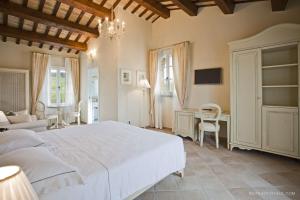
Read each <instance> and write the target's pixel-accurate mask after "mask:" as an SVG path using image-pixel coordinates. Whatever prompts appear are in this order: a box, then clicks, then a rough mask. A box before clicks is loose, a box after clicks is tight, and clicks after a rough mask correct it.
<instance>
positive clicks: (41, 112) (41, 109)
mask: <svg viewBox="0 0 300 200" xmlns="http://www.w3.org/2000/svg"><path fill="white" fill-rule="evenodd" d="M35 110H36V111H35V112H36V116H37V118H38V119H47V120H48V121H50V122H51V121H54V126H55V127H56V128H58V115H57V114H51V115H46V113H45V111H46V106H45V104H44V103H43V102H41V101H38V102H37V103H36V107H35Z"/></svg>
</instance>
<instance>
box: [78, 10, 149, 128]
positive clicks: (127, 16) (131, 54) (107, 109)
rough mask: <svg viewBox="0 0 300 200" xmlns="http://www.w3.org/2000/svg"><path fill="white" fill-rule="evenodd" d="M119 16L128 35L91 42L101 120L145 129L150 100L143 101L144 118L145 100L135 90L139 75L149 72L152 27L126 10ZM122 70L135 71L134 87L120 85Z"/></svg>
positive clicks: (138, 91)
mask: <svg viewBox="0 0 300 200" xmlns="http://www.w3.org/2000/svg"><path fill="white" fill-rule="evenodd" d="M119 14H120V15H121V17H120V18H121V19H124V21H125V22H126V31H125V33H124V35H123V36H122V37H121V38H120V39H118V40H112V41H111V40H109V39H105V38H98V39H95V40H91V41H90V42H89V50H91V49H94V48H95V49H97V56H96V58H95V62H96V63H97V64H96V65H97V66H98V67H99V69H100V87H99V90H100V119H101V120H119V121H122V122H126V123H128V122H129V121H130V123H131V124H133V125H137V126H144V125H148V121H149V120H148V116H149V106H148V105H149V96H148V94H147V95H146V96H145V97H144V101H145V102H144V103H143V104H144V107H143V113H144V116H141V106H142V100H143V96H142V90H141V89H140V88H138V87H137V86H136V71H137V70H141V71H146V69H147V68H146V66H147V51H148V49H149V43H150V41H151V24H150V23H149V22H146V21H145V20H143V19H141V18H138V17H137V16H135V15H132V14H131V13H127V12H126V11H123V10H120V12H119ZM82 57H84V55H82ZM87 65H88V64H84V65H82V67H84V66H87ZM121 69H129V70H131V71H132V78H133V80H132V85H130V86H128V85H121V84H120V70H121ZM142 119H144V120H142Z"/></svg>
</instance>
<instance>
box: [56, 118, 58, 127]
mask: <svg viewBox="0 0 300 200" xmlns="http://www.w3.org/2000/svg"><path fill="white" fill-rule="evenodd" d="M55 121H56V122H55V126H56V128H58V117H57V118H56V119H55Z"/></svg>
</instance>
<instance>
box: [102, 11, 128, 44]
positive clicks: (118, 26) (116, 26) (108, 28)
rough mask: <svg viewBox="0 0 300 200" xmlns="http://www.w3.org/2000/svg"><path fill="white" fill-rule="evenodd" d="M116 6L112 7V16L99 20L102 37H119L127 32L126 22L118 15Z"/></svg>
mask: <svg viewBox="0 0 300 200" xmlns="http://www.w3.org/2000/svg"><path fill="white" fill-rule="evenodd" d="M114 14H116V12H114V8H113V7H112V8H111V17H110V18H108V17H105V20H103V19H99V20H98V31H99V35H100V37H104V38H109V39H111V40H112V39H114V38H119V37H120V36H121V35H122V34H123V33H124V32H125V22H124V21H122V22H121V20H120V19H119V18H118V17H116V15H114Z"/></svg>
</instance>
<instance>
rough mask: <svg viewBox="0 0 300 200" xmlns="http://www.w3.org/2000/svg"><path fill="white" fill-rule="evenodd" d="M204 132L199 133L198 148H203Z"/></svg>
mask: <svg viewBox="0 0 300 200" xmlns="http://www.w3.org/2000/svg"><path fill="white" fill-rule="evenodd" d="M203 139H204V131H200V146H201V147H203Z"/></svg>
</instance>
